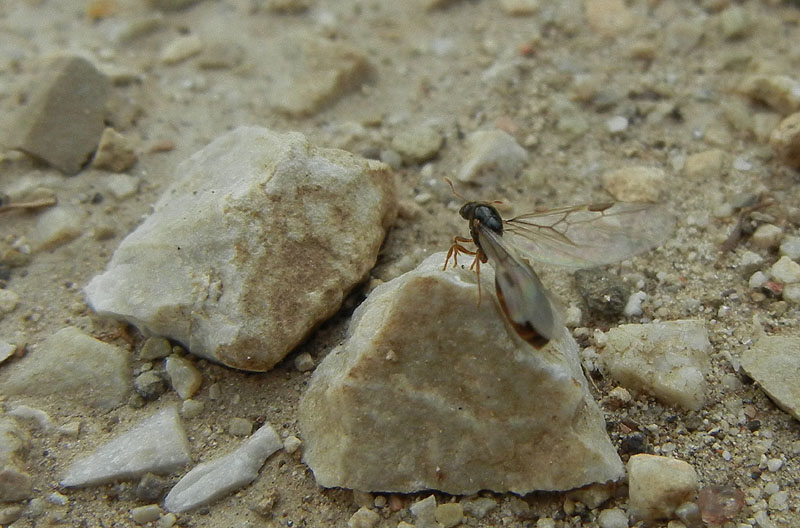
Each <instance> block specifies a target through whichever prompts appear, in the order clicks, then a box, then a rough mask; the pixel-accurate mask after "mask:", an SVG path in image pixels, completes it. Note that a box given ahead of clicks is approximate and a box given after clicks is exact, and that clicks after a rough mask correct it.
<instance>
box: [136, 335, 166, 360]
mask: <svg viewBox="0 0 800 528" xmlns="http://www.w3.org/2000/svg"><path fill="white" fill-rule="evenodd" d="M171 353H172V345H170V344H169V341H168V340H166V339H164V338H163V337H148V338H147V339H146V340H145V342H144V345H142V349H141V350H139V359H141V360H143V361H152V360H154V359H161V358H165V357H167V356H168V355H170V354H171Z"/></svg>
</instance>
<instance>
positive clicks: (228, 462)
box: [164, 424, 282, 513]
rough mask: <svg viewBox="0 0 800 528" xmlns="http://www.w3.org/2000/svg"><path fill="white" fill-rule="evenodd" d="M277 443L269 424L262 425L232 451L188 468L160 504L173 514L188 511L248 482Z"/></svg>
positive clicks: (279, 445)
mask: <svg viewBox="0 0 800 528" xmlns="http://www.w3.org/2000/svg"><path fill="white" fill-rule="evenodd" d="M281 445H282V444H281V440H280V438H279V437H278V435H277V433H276V432H275V430H274V429H273V428H272V426H271V425H269V424H264V425H263V426H261V428H260V429H259V430H258V431H256V432H255V433H254V434H253V436H251V437H250V438H248V439H247V441H246V442H244V443H243V444H242V445H241V446H240V447H239V448H238V449H236V450H235V451H233V452H232V453H229V454H227V455H225V456H222V457H219V458H216V459H214V460H211V461H209V462H203V463H202V464H198V465H197V466H195V467H194V468H192V470H191V471H189V472H188V473H187V474H186V475H184V476H183V478H182V479H181V480H179V481H178V483H177V484H175V487H173V488H172V490H170V492H169V493H168V494H167V497H166V498H165V499H164V507H165V508H166V509H167V510H169V511H171V512H174V513H178V512H183V511H186V510H191V509H192V508H196V507H198V506H202V505H204V504H208V503H210V502H212V501H215V500H217V499H219V498H221V497H223V496H225V495H227V494H229V493H231V492H232V491H234V490H237V489H239V488H241V487H243V486H245V485H247V484H249V483H250V482H252V481H253V480H255V478H256V477H257V476H258V470H259V469H261V466H263V465H264V462H265V461H266V460H267V458H268V457H269V456H270V455H271V454H272V453H274V452H275V451H277V450H278V449H280V448H281Z"/></svg>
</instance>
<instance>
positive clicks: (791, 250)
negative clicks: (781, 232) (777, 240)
mask: <svg viewBox="0 0 800 528" xmlns="http://www.w3.org/2000/svg"><path fill="white" fill-rule="evenodd" d="M780 251H781V255H784V256H787V257H789V258H790V259H792V260H798V259H800V237H796V236H787V237H786V238H784V239H783V242H781V249H780Z"/></svg>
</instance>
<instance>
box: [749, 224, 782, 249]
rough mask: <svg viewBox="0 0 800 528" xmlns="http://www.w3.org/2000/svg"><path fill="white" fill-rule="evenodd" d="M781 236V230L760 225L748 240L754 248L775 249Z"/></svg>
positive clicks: (768, 225) (773, 226)
mask: <svg viewBox="0 0 800 528" xmlns="http://www.w3.org/2000/svg"><path fill="white" fill-rule="evenodd" d="M782 235H783V229H781V228H780V227H778V226H776V225H773V224H761V225H760V226H758V228H757V229H756V230H755V232H754V233H753V236H752V237H750V239H751V240H752V241H753V244H755V245H756V246H758V247H760V248H763V249H769V248H773V247H776V246H777V245H778V244H779V243H780V240H781V236H782Z"/></svg>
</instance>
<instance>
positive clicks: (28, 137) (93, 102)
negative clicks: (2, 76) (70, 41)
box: [10, 56, 111, 174]
mask: <svg viewBox="0 0 800 528" xmlns="http://www.w3.org/2000/svg"><path fill="white" fill-rule="evenodd" d="M44 72H45V73H44V74H43V75H42V78H41V79H39V80H38V81H37V82H36V84H35V87H34V89H33V91H32V93H31V95H30V102H29V103H28V104H27V105H26V106H25V108H24V109H23V110H22V112H21V113H20V114H19V116H18V118H17V121H16V122H15V124H14V125H13V127H12V129H11V130H12V134H13V137H12V138H10V140H11V141H10V143H11V145H10V146H12V147H13V148H16V149H19V150H22V151H24V152H27V153H28V154H30V155H32V156H34V157H37V158H40V159H42V160H44V161H45V162H47V163H48V164H50V165H52V166H53V167H55V168H57V169H58V170H60V171H62V172H64V173H66V174H75V173H76V172H78V171H79V170H81V167H82V166H83V164H84V163H86V162H87V161H88V160H89V157H90V156H91V154H92V152H94V150H95V148H96V147H97V144H98V142H99V141H100V136H101V134H102V133H103V128H104V123H103V107H104V105H105V102H106V99H107V98H108V96H109V95H110V93H111V81H110V80H109V79H108V78H107V77H106V76H105V75H103V74H102V73H100V71H98V70H97V68H95V67H94V65H92V63H90V62H89V61H87V60H86V59H84V58H81V57H77V56H65V57H58V58H56V59H54V60H52V62H51V63H50V64H48V66H47V67H46V68H45V69H44Z"/></svg>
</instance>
